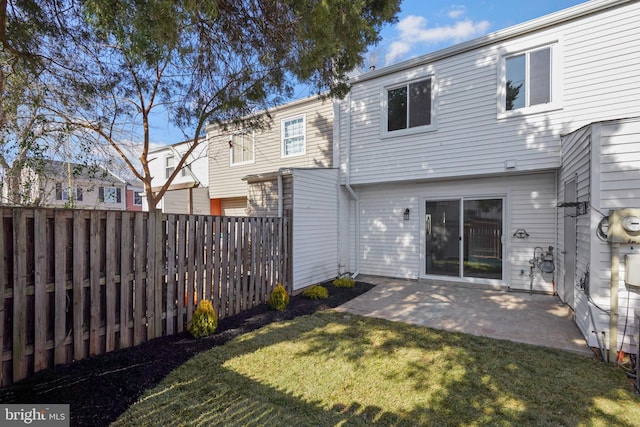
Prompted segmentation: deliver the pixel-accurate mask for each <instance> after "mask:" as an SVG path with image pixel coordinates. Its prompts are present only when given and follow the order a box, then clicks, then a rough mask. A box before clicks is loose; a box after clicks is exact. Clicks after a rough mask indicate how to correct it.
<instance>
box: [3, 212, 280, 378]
mask: <svg viewBox="0 0 640 427" xmlns="http://www.w3.org/2000/svg"><path fill="white" fill-rule="evenodd" d="M287 234H288V224H287V220H286V219H285V218H234V217H212V216H201V215H164V214H161V213H148V212H121V211H96V210H91V211H87V210H66V209H65V210H63V209H24V208H14V209H0V355H1V356H2V370H1V371H0V384H1V385H6V384H10V383H11V382H13V381H18V380H20V379H23V378H25V377H27V376H29V375H31V374H32V373H33V372H37V371H40V370H42V369H45V368H48V367H51V366H53V365H56V364H61V363H70V362H72V361H74V360H80V359H85V358H87V357H90V356H94V355H97V354H101V353H106V352H109V351H113V350H117V349H120V348H126V347H131V346H135V345H138V344H140V343H141V342H143V341H146V340H149V339H152V338H155V337H159V336H162V335H171V334H175V333H180V332H183V331H185V330H186V329H187V326H188V324H189V321H190V320H191V318H192V315H193V312H194V309H195V306H196V304H197V302H198V300H200V299H203V298H205V299H209V300H211V301H212V303H213V305H214V308H215V310H216V312H217V313H218V316H219V318H224V317H225V316H230V315H233V314H237V313H239V312H241V311H242V310H245V309H248V308H251V307H253V306H255V305H258V304H261V303H263V302H266V301H267V300H268V296H269V294H270V292H271V289H272V288H273V286H275V284H276V283H278V282H279V283H282V284H284V285H285V286H286V287H287V289H289V290H290V287H289V286H288V280H287V277H286V274H287V271H288V253H287V251H288V248H287V242H288V239H287V237H286V236H287Z"/></svg>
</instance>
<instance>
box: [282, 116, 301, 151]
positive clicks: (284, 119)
mask: <svg viewBox="0 0 640 427" xmlns="http://www.w3.org/2000/svg"><path fill="white" fill-rule="evenodd" d="M298 119H302V151H301V152H297V153H293V154H287V153H285V138H284V127H285V123H286V122H292V121H294V120H298ZM305 154H307V115H306V114H304V113H303V114H298V115H295V116H290V117H285V118H283V119H280V157H281V158H283V159H285V158H288V157H297V156H304V155H305Z"/></svg>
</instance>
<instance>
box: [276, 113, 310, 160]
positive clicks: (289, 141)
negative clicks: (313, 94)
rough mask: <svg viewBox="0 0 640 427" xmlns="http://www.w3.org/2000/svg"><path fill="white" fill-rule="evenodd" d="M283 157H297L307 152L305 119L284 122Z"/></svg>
mask: <svg viewBox="0 0 640 427" xmlns="http://www.w3.org/2000/svg"><path fill="white" fill-rule="evenodd" d="M281 135H282V157H288V156H297V155H300V154H304V153H305V152H306V143H305V138H306V137H305V117H304V116H299V117H294V118H291V119H285V120H282V129H281Z"/></svg>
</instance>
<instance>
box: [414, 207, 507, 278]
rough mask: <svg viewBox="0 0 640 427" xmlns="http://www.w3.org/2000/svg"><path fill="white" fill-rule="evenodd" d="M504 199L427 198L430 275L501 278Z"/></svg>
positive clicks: (428, 269) (426, 215)
mask: <svg viewBox="0 0 640 427" xmlns="http://www.w3.org/2000/svg"><path fill="white" fill-rule="evenodd" d="M502 217H503V200H502V199H501V198H495V199H454V200H427V201H426V204H425V235H426V239H425V243H426V248H425V249H426V266H425V272H426V274H427V275H438V276H449V277H460V278H464V277H469V278H483V279H498V280H501V279H502V233H503V219H502Z"/></svg>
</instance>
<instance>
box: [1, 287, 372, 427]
mask: <svg viewBox="0 0 640 427" xmlns="http://www.w3.org/2000/svg"><path fill="white" fill-rule="evenodd" d="M325 285H326V286H327V287H328V288H329V298H328V299H325V300H310V299H307V298H303V297H302V296H300V295H297V296H292V297H291V301H290V303H289V306H288V307H287V309H286V310H285V311H283V312H280V311H275V310H271V309H270V308H269V307H268V305H266V304H263V305H260V306H258V307H255V308H252V309H250V310H248V311H245V312H243V313H241V314H239V315H236V316H231V317H227V318H225V319H222V320H221V321H220V323H219V325H218V329H217V330H216V333H215V334H214V335H212V336H210V337H207V338H203V339H194V338H193V337H191V336H190V335H189V334H188V333H182V334H178V335H173V336H166V337H161V338H156V339H153V340H151V341H148V342H146V343H143V344H141V345H139V346H137V347H132V348H127V349H123V350H118V351H115V352H112V353H108V354H104V355H100V356H96V357H93V358H91V359H87V360H82V361H79V362H76V363H73V364H70V365H61V366H57V367H55V368H52V369H48V370H45V371H42V372H38V373H37V374H35V375H34V376H32V377H30V378H27V379H26V380H23V381H21V382H19V383H16V384H14V385H11V386H9V387H5V388H2V389H0V402H2V403H24V404H33V403H40V404H43V403H46V404H55V403H63V404H70V405H71V425H77V426H103V425H108V424H109V423H110V422H112V421H114V420H116V419H117V418H118V417H119V416H120V414H122V413H123V412H124V411H125V410H126V409H127V408H128V407H129V406H130V405H132V404H133V403H135V402H136V401H137V400H138V399H139V398H140V396H141V395H142V393H143V392H144V391H145V390H146V389H149V388H151V387H153V386H155V385H156V384H158V383H159V382H160V381H161V380H162V379H163V378H164V377H165V376H166V375H167V374H168V373H169V372H171V371H172V370H174V369H175V368H177V367H178V366H180V365H181V364H183V363H184V362H185V361H187V360H188V359H190V358H191V357H193V356H194V355H195V354H197V353H200V352H202V351H206V350H208V349H210V348H212V347H215V346H218V345H223V344H224V343H226V342H227V341H229V340H230V339H232V338H234V337H237V336H239V335H241V334H244V333H247V332H250V331H253V330H255V329H258V328H261V327H263V326H265V325H268V324H270V323H272V322H281V321H285V320H290V319H293V318H295V317H297V316H302V315H306V314H312V313H314V312H316V311H318V310H325V309H330V308H334V307H337V306H339V305H341V304H343V303H345V302H347V301H349V300H351V299H353V298H355V297H356V296H358V295H360V294H362V293H364V292H366V291H368V290H369V289H371V288H372V287H373V285H370V284H367V283H361V282H357V283H356V286H355V287H354V288H351V289H345V288H336V287H334V286H332V285H330V284H328V285H327V284H325Z"/></svg>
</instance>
